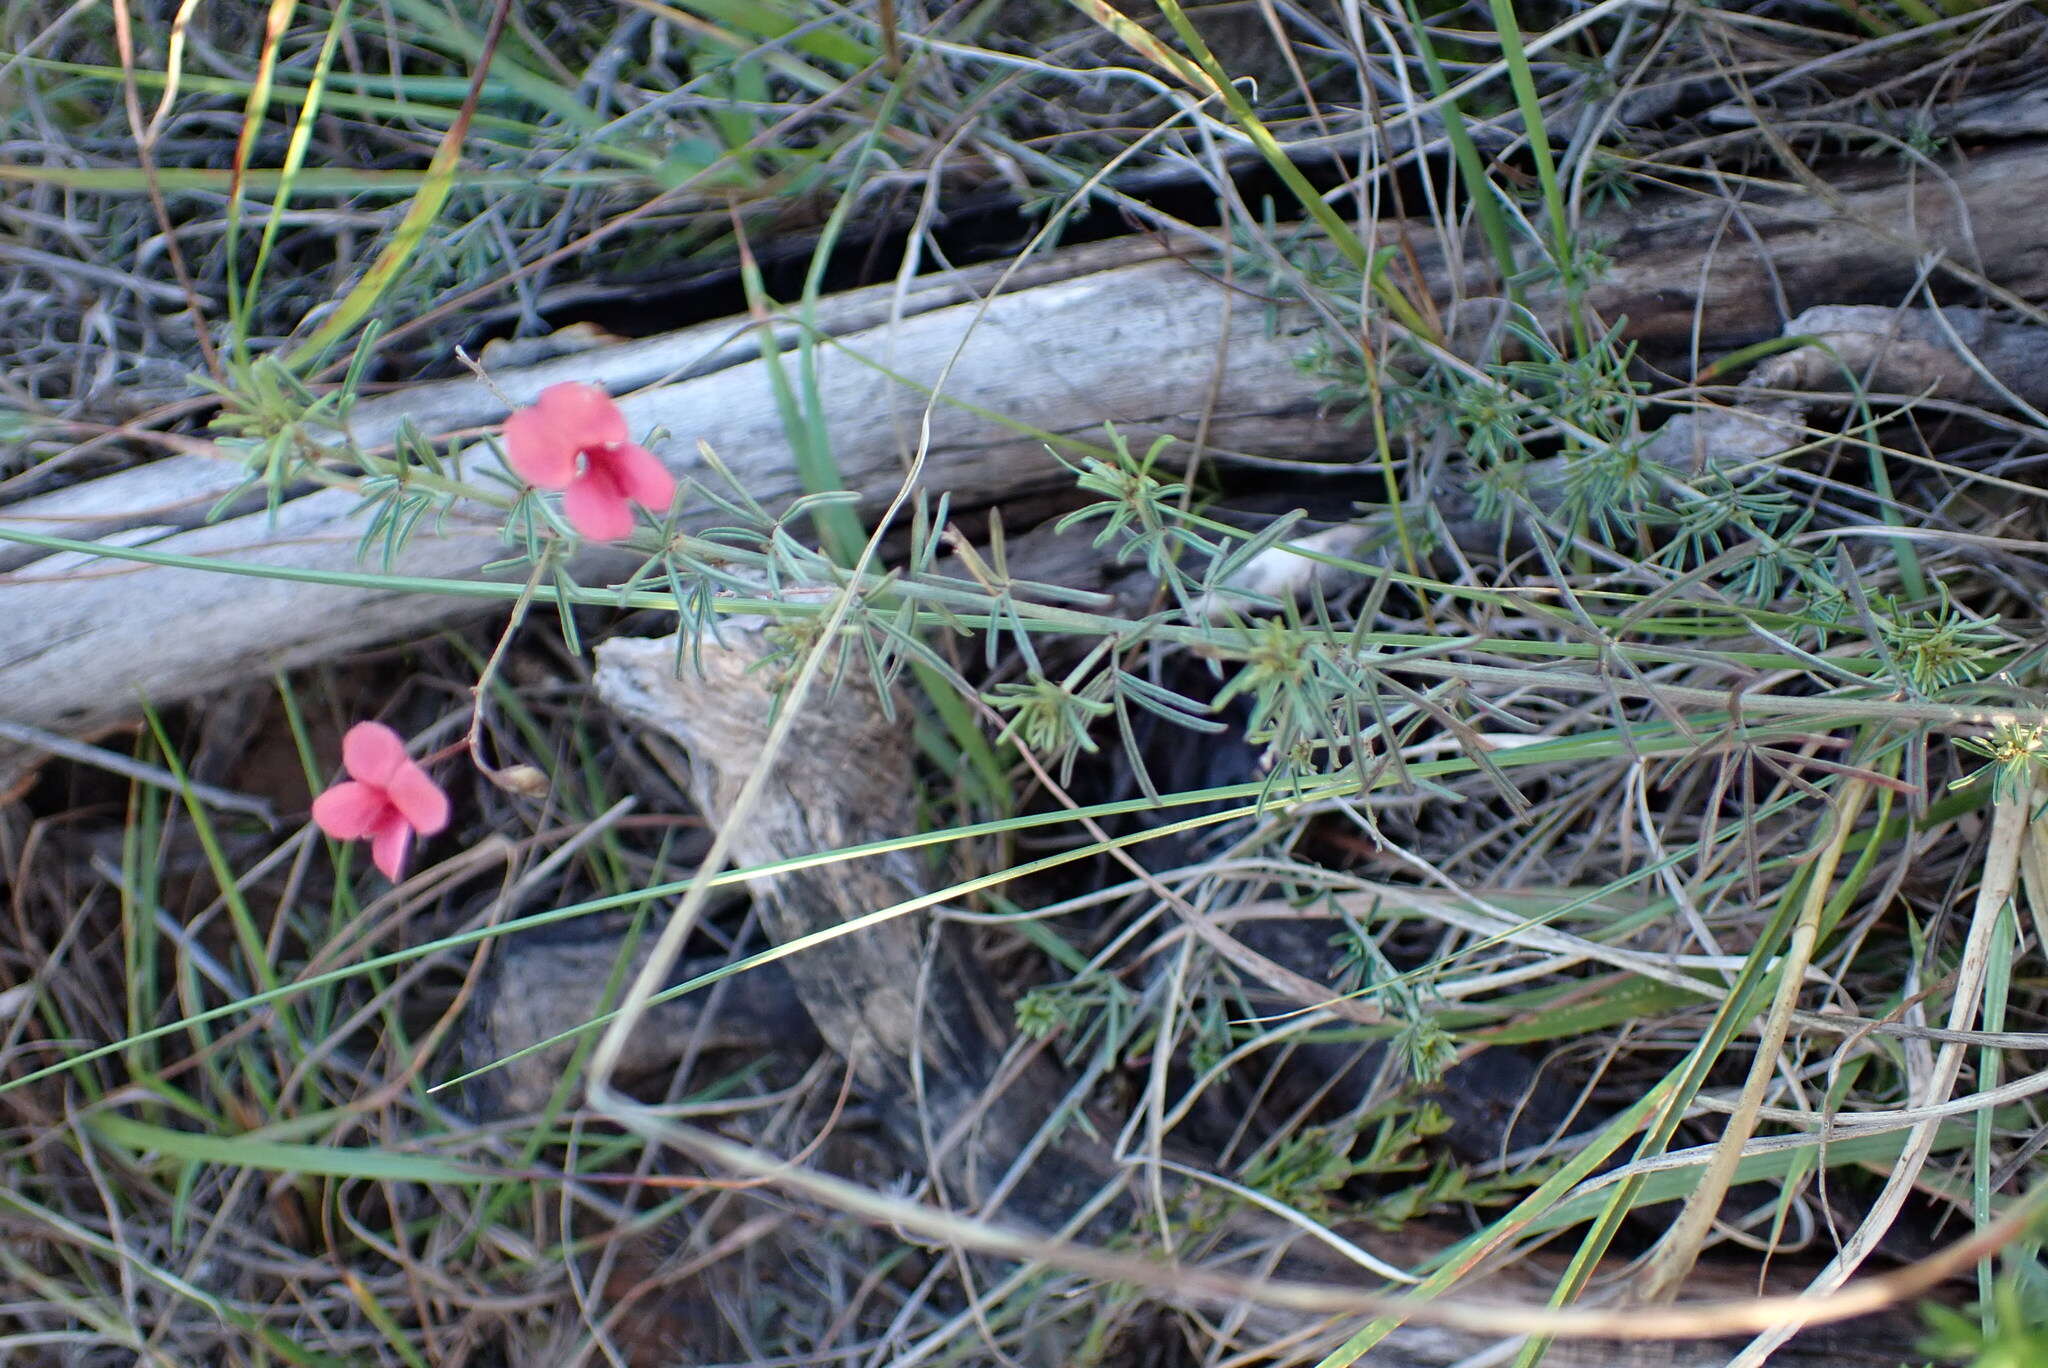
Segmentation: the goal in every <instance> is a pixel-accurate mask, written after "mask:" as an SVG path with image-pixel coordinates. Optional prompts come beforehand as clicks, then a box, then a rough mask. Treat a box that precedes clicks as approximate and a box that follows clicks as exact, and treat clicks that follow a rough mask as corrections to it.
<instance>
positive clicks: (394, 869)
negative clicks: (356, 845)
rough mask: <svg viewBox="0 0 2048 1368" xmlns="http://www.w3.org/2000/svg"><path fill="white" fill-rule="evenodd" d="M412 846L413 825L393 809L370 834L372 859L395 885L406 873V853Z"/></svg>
mask: <svg viewBox="0 0 2048 1368" xmlns="http://www.w3.org/2000/svg"><path fill="white" fill-rule="evenodd" d="M411 845H412V825H411V823H409V822H407V821H406V820H405V818H403V817H401V816H399V815H398V811H397V809H395V808H394V809H393V810H392V812H391V815H390V817H388V818H386V819H385V820H384V821H383V822H382V823H380V824H379V825H378V827H377V829H376V830H375V831H374V832H372V833H370V859H371V861H372V862H374V863H375V864H376V866H377V868H379V869H381V870H383V871H384V877H385V878H387V879H389V880H391V882H393V883H397V882H398V878H399V876H400V875H401V874H403V873H405V853H406V851H407V849H408V848H409V847H410V846H411Z"/></svg>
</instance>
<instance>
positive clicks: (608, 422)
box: [505, 383, 676, 541]
mask: <svg viewBox="0 0 2048 1368" xmlns="http://www.w3.org/2000/svg"><path fill="white" fill-rule="evenodd" d="M505 458H506V460H507V461H509V462H510V463H511V466H512V469H513V470H514V471H516V472H518V474H519V477H520V478H521V479H523V480H525V481H526V482H527V483H528V484H530V485H532V486H534V487H535V488H536V489H560V490H566V491H567V492H566V493H565V494H563V495H562V512H563V513H564V514H566V515H567V516H568V519H569V526H571V527H573V528H575V529H576V530H577V531H578V532H580V533H582V534H583V535H584V536H586V537H589V538H590V539H591V540H592V541H618V540H619V539H620V538H622V537H624V536H626V535H627V534H628V533H630V532H632V530H633V509H632V505H633V504H639V505H640V506H641V507H642V508H645V509H649V510H650V511H652V512H655V513H661V512H665V511H666V510H667V508H668V505H669V500H671V499H673V498H674V497H675V492H676V481H675V477H674V476H673V475H671V474H669V473H668V470H667V469H666V468H665V467H664V466H663V465H662V463H661V462H660V461H658V460H656V459H655V456H654V453H653V452H651V451H649V450H648V449H647V448H646V447H643V446H635V445H634V444H633V443H631V442H629V441H627V440H626V415H625V414H623V413H621V412H619V406H618V405H617V404H614V403H613V402H612V399H611V396H610V395H608V394H606V393H605V392H604V391H603V390H601V389H599V388H598V387H597V386H595V385H581V384H574V383H568V384H560V385H549V386H548V387H547V388H546V389H544V390H542V391H541V392H540V397H539V398H537V399H535V400H534V403H533V407H532V408H523V409H520V410H519V411H518V412H517V413H515V414H513V415H512V416H511V417H510V418H508V419H506V420H505Z"/></svg>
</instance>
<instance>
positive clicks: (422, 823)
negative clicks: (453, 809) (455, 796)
mask: <svg viewBox="0 0 2048 1368" xmlns="http://www.w3.org/2000/svg"><path fill="white" fill-rule="evenodd" d="M384 792H385V793H386V794H388V795H389V796H390V798H391V805H392V806H393V807H395V808H397V809H398V811H399V813H400V814H401V815H402V816H403V817H404V818H405V820H406V821H407V822H409V823H411V824H412V827H413V829H414V830H415V831H417V832H419V834H420V835H422V836H432V835H433V834H434V833H435V832H437V831H440V830H441V829H442V828H443V827H445V826H447V825H448V795H447V794H445V793H443V792H441V786H440V785H439V784H436V783H435V782H434V781H433V780H432V779H429V778H428V777H427V772H426V771H425V770H423V769H421V768H420V767H419V766H418V765H416V764H414V763H413V762H412V761H410V760H408V761H406V762H405V764H404V766H403V767H402V768H400V769H399V771H398V773H396V774H394V775H392V776H391V782H390V783H389V784H388V785H386V786H385V789H384Z"/></svg>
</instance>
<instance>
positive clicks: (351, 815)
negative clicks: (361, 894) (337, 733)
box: [313, 722, 448, 883]
mask: <svg viewBox="0 0 2048 1368" xmlns="http://www.w3.org/2000/svg"><path fill="white" fill-rule="evenodd" d="M341 763H342V764H343V765H344V766H345V767H346V768H347V770H348V772H349V777H348V778H347V779H345V780H343V781H342V782H341V783H339V784H336V785H335V786H334V787H333V788H331V789H329V790H327V792H325V793H323V794H321V795H320V796H319V797H318V798H315V799H314V800H313V820H314V821H315V822H317V823H318V824H319V826H320V829H321V830H322V831H324V832H326V833H327V834H328V835H329V836H332V837H333V838H334V839H335V840H337V841H355V840H360V839H362V838H363V837H365V836H367V837H369V838H370V858H371V859H373V860H375V861H376V862H377V868H379V869H381V870H383V871H384V877H385V878H387V879H390V880H391V881H392V882H393V883H396V882H397V881H398V876H399V873H400V872H401V871H402V870H404V868H405V852H406V847H407V846H409V845H411V844H412V838H413V833H414V832H418V833H419V834H420V835H422V836H432V835H433V834H434V833H435V832H437V831H439V830H441V828H443V827H445V826H447V825H448V795H447V794H445V793H443V792H441V790H440V787H439V786H438V785H436V784H435V783H434V781H433V780H431V779H429V778H427V772H426V771H425V770H423V769H421V768H420V767H419V766H418V765H417V764H415V763H414V762H413V760H412V757H411V756H409V755H407V754H406V753H405V742H403V741H401V740H399V738H398V733H397V732H395V731H393V730H391V728H389V727H387V726H385V725H384V724H383V723H382V722H358V723H356V724H355V725H354V726H353V727H350V728H349V729H348V735H347V736H344V737H342V738H341Z"/></svg>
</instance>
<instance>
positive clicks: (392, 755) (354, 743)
mask: <svg viewBox="0 0 2048 1368" xmlns="http://www.w3.org/2000/svg"><path fill="white" fill-rule="evenodd" d="M341 763H342V764H343V765H345V766H347V767H348V776H349V778H351V779H360V780H362V781H363V782H364V783H366V784H371V785H374V786H375V787H377V788H382V787H384V786H385V785H386V784H388V783H390V782H391V776H392V775H394V774H396V773H398V770H399V767H400V766H401V765H405V764H408V763H410V762H409V761H407V759H406V757H405V742H404V741H403V740H401V739H400V738H399V735H398V733H397V732H395V731H393V730H391V728H389V727H387V726H385V725H384V724H383V723H382V722H358V723H356V724H355V725H354V726H353V727H350V728H349V729H348V735H346V736H344V737H342V738H341Z"/></svg>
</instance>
